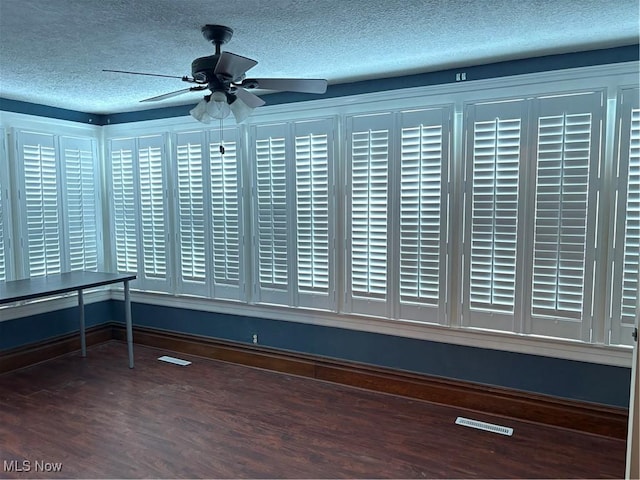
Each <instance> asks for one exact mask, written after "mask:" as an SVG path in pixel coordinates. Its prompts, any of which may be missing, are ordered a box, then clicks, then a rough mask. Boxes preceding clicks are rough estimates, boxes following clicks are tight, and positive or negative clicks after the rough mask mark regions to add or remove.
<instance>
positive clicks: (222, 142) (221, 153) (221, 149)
mask: <svg viewBox="0 0 640 480" xmlns="http://www.w3.org/2000/svg"><path fill="white" fill-rule="evenodd" d="M223 132H224V130H223V129H222V118H221V119H220V155H224V139H223V138H222V134H223Z"/></svg>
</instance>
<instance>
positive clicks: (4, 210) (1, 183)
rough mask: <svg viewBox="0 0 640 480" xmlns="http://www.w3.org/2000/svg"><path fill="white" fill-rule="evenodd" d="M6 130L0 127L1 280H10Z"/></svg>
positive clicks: (9, 210)
mask: <svg viewBox="0 0 640 480" xmlns="http://www.w3.org/2000/svg"><path fill="white" fill-rule="evenodd" d="M5 138H6V137H5V131H4V129H3V128H0V281H4V280H9V279H11V278H12V276H11V275H10V273H9V257H10V254H9V225H10V223H11V222H10V218H9V214H10V212H11V208H10V207H9V164H8V162H7V150H6V144H5Z"/></svg>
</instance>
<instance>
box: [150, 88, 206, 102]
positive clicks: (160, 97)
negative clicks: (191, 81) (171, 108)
mask: <svg viewBox="0 0 640 480" xmlns="http://www.w3.org/2000/svg"><path fill="white" fill-rule="evenodd" d="M205 88H207V86H206V85H201V86H198V87H191V88H183V89H182V90H176V91H175V92H169V93H164V94H162V95H158V96H157V97H151V98H145V99H144V100H140V101H141V102H157V101H158V100H165V99H167V98H172V97H177V96H178V95H182V94H183V93H187V92H195V91H198V90H204V89H205Z"/></svg>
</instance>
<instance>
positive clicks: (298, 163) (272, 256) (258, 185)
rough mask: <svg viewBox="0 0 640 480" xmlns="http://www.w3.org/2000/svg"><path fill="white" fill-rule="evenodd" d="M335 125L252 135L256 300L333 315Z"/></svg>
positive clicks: (277, 127) (258, 130) (267, 128)
mask: <svg viewBox="0 0 640 480" xmlns="http://www.w3.org/2000/svg"><path fill="white" fill-rule="evenodd" d="M333 128H334V121H333V120H332V119H318V120H308V121H307V120H300V121H296V122H291V123H281V124H273V125H259V126H256V127H254V128H253V131H252V138H253V144H254V146H255V149H254V155H255V160H254V161H252V162H251V163H252V164H253V165H254V188H253V192H254V208H255V211H256V218H255V220H254V228H255V230H254V231H255V234H256V244H255V245H256V247H255V248H256V250H255V255H256V257H255V258H256V265H255V268H256V279H257V282H256V287H255V288H256V289H255V291H254V296H255V299H256V300H257V301H259V302H264V303H275V304H284V305H291V306H306V307H310V308H319V309H329V310H335V309H336V303H335V287H334V279H335V275H334V274H333V269H334V258H335V257H334V253H335V252H334V248H333V242H334V225H335V220H334V219H332V218H330V216H329V209H330V208H332V207H333V197H334V193H333V192H334V184H333V182H332V175H333V161H332V158H333V148H334V147H333Z"/></svg>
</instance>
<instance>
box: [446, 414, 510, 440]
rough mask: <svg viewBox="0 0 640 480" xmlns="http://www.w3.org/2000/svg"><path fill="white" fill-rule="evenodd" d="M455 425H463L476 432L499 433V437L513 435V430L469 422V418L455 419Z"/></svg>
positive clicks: (473, 421) (485, 423)
mask: <svg viewBox="0 0 640 480" xmlns="http://www.w3.org/2000/svg"><path fill="white" fill-rule="evenodd" d="M456 424H457V425H463V426H465V427H471V428H477V429H478V430H486V431H487V432H493V433H499V434H500V435H507V436H509V437H510V436H511V435H513V428H511V427H504V426H502V425H495V424H493V423H487V422H481V421H479V420H471V419H470V418H464V417H458V418H456Z"/></svg>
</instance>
